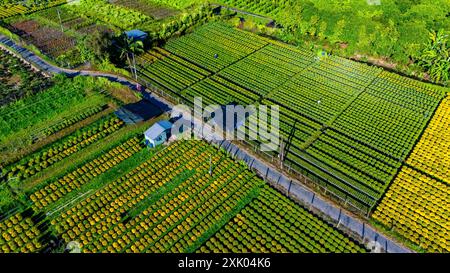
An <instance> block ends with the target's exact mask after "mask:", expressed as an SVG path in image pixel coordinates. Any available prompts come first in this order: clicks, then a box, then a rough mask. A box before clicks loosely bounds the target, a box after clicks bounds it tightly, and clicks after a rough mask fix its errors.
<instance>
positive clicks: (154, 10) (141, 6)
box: [112, 0, 179, 20]
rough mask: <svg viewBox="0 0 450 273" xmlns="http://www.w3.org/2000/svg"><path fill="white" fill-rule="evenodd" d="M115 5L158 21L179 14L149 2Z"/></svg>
mask: <svg viewBox="0 0 450 273" xmlns="http://www.w3.org/2000/svg"><path fill="white" fill-rule="evenodd" d="M112 3H113V4H114V5H118V6H122V7H125V8H131V9H133V10H136V11H139V12H141V13H143V14H145V15H147V16H150V17H152V18H154V19H156V20H159V19H163V18H166V17H171V16H174V15H177V14H178V13H179V11H178V10H176V9H173V8H170V7H167V6H163V5H160V4H159V5H158V4H155V3H154V2H153V1H149V0H137V1H133V0H117V1H114V2H112Z"/></svg>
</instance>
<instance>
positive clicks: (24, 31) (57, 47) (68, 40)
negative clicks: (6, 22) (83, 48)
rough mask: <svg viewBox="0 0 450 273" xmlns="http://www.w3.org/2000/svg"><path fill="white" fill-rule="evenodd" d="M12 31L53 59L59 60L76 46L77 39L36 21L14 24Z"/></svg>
mask: <svg viewBox="0 0 450 273" xmlns="http://www.w3.org/2000/svg"><path fill="white" fill-rule="evenodd" d="M11 30H12V31H13V32H14V33H16V34H18V35H20V36H21V37H22V38H24V39H25V40H26V41H28V42H29V43H31V44H33V45H35V46H36V47H38V48H39V49H40V50H41V51H42V52H43V53H45V54H47V55H49V56H51V57H53V58H57V57H58V56H60V55H62V54H63V53H65V52H66V51H68V50H70V49H72V48H74V47H75V45H76V39H75V38H72V37H69V36H68V35H67V34H65V33H64V32H62V31H61V30H58V29H55V28H53V27H49V26H42V25H40V24H39V23H38V22H37V21H35V20H26V21H19V22H16V23H13V24H11Z"/></svg>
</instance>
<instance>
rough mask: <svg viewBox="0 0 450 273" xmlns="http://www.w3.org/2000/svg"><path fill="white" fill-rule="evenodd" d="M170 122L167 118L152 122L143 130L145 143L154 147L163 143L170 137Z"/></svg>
mask: <svg viewBox="0 0 450 273" xmlns="http://www.w3.org/2000/svg"><path fill="white" fill-rule="evenodd" d="M171 129H172V123H171V122H169V121H167V120H162V121H158V122H157V123H155V124H153V126H152V127H150V128H149V129H148V130H147V131H145V132H144V136H145V145H147V146H149V147H152V148H153V147H156V146H158V145H161V144H163V143H164V142H166V141H167V139H168V138H169V137H170V131H171Z"/></svg>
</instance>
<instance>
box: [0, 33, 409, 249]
mask: <svg viewBox="0 0 450 273" xmlns="http://www.w3.org/2000/svg"><path fill="white" fill-rule="evenodd" d="M2 45H3V46H5V45H6V46H7V47H9V48H12V49H13V50H14V51H15V52H17V53H18V54H19V55H20V56H21V57H22V58H23V59H24V60H25V61H27V62H29V63H31V64H33V65H34V66H36V68H38V69H41V70H43V71H45V72H47V73H48V74H66V75H67V76H69V77H75V76H78V75H83V76H92V77H104V78H107V79H108V80H110V81H112V82H117V83H120V84H122V85H125V86H128V87H130V88H132V89H134V90H136V82H135V81H134V80H132V79H127V78H125V77H121V76H118V75H114V74H110V73H104V72H98V71H88V70H72V69H65V68H60V67H57V66H54V65H52V64H49V63H48V62H47V61H45V60H43V59H42V58H40V57H39V56H36V55H35V54H34V53H32V52H30V51H29V50H28V49H25V48H23V47H21V46H19V45H17V44H16V43H15V42H13V41H12V40H11V39H9V38H7V37H5V36H2V35H0V46H2ZM143 94H144V96H145V98H146V99H148V100H150V101H151V102H152V103H153V104H155V105H157V106H158V107H160V108H161V109H163V110H164V111H170V110H171V109H172V107H173V105H172V104H171V103H170V102H167V101H166V100H165V99H163V98H161V97H158V96H155V95H153V94H150V93H147V92H143ZM214 142H215V143H216V145H219V146H222V147H223V148H225V149H226V150H227V151H229V152H230V153H231V154H232V155H234V156H236V157H237V158H239V159H241V160H244V161H245V162H246V163H247V164H248V165H249V167H250V168H252V169H254V170H255V171H256V172H258V173H260V174H262V175H263V176H265V179H266V180H267V181H268V182H269V183H271V184H273V185H274V186H276V187H278V188H281V189H283V190H284V191H285V192H286V194H287V195H289V196H290V197H291V198H293V199H295V200H298V201H299V202H301V203H303V204H305V205H307V206H310V207H311V208H314V209H316V210H318V211H320V212H322V213H324V214H326V215H327V216H328V217H330V219H333V220H335V221H336V222H337V223H338V224H339V225H341V226H344V227H345V228H346V229H349V230H351V231H352V232H353V233H355V234H358V235H359V236H360V237H361V238H362V239H363V240H365V241H369V242H370V241H372V242H377V243H379V244H380V245H381V246H382V247H383V248H384V249H385V250H387V252H392V253H409V252H411V250H409V249H407V248H405V247H403V246H401V245H400V244H398V243H396V242H394V241H393V240H391V239H389V238H387V237H386V236H384V235H383V234H381V233H379V232H377V231H376V230H375V229H373V228H372V227H371V226H370V225H368V224H366V223H364V222H361V221H360V220H358V219H356V218H355V217H353V216H351V215H350V214H348V213H346V212H345V211H344V210H342V209H340V208H337V207H336V206H334V205H333V204H332V203H330V202H329V201H327V200H325V199H322V198H321V197H320V196H318V195H317V194H316V193H314V192H313V191H312V190H310V189H308V188H306V187H303V186H302V184H301V183H300V182H299V181H297V180H290V179H289V178H287V177H285V176H284V175H283V174H281V173H279V172H278V171H276V170H274V169H272V168H270V166H268V165H266V164H265V163H264V162H263V161H261V160H259V159H257V158H255V157H254V156H252V155H251V154H249V153H247V152H246V151H244V150H242V149H240V148H239V147H238V146H236V145H233V144H232V143H230V142H228V141H214ZM269 173H270V174H271V175H269Z"/></svg>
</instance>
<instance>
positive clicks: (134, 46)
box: [129, 41, 144, 80]
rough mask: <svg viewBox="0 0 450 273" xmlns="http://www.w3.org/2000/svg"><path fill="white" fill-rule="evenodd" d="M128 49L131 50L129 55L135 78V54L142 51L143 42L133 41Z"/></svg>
mask: <svg viewBox="0 0 450 273" xmlns="http://www.w3.org/2000/svg"><path fill="white" fill-rule="evenodd" d="M129 49H130V51H131V55H132V57H133V67H134V76H135V77H136V80H137V70H136V58H135V55H136V54H140V53H143V52H144V43H143V42H142V41H135V42H132V43H131V44H130V45H129Z"/></svg>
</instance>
